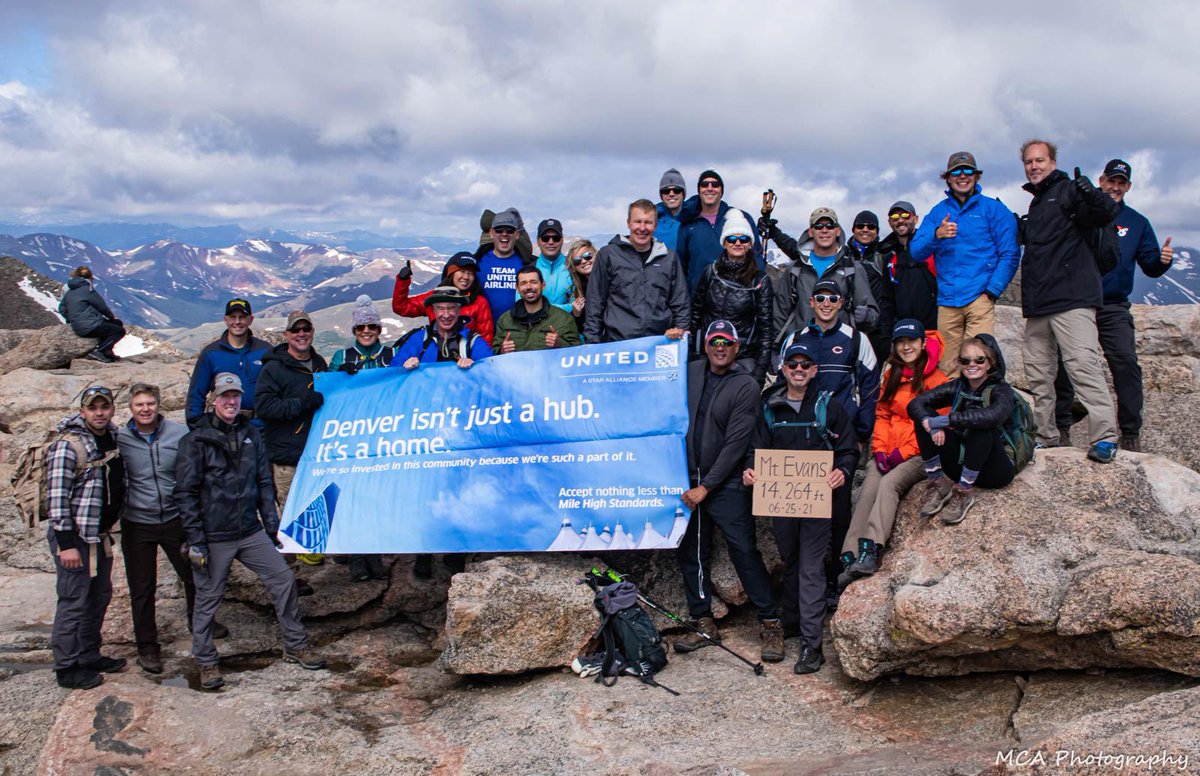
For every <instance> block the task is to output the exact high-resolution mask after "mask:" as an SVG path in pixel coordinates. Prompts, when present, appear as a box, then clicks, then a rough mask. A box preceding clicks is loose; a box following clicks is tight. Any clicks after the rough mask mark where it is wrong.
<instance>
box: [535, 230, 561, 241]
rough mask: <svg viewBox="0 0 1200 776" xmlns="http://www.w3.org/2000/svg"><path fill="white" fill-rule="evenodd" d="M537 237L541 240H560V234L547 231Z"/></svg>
mask: <svg viewBox="0 0 1200 776" xmlns="http://www.w3.org/2000/svg"><path fill="white" fill-rule="evenodd" d="M538 239H539V240H541V241H542V242H562V235H561V234H555V233H554V232H547V233H546V234H544V235H542V236H541V237H539V238H538Z"/></svg>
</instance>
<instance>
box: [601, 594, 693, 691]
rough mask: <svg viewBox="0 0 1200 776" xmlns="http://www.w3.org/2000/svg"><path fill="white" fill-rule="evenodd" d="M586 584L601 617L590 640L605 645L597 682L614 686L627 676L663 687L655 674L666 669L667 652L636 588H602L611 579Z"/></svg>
mask: <svg viewBox="0 0 1200 776" xmlns="http://www.w3.org/2000/svg"><path fill="white" fill-rule="evenodd" d="M586 581H587V582H588V584H590V585H591V587H592V590H593V591H594V592H595V598H594V599H593V603H594V604H595V606H596V611H597V612H598V613H599V614H600V627H598V628H597V629H596V632H595V633H594V634H592V639H591V641H592V642H593V643H596V642H603V644H604V663H603V665H602V666H601V670H600V672H599V673H598V674H597V675H596V681H597V682H600V683H602V684H603V685H604V686H606V687H611V686H612V685H614V684H616V682H617V678H618V677H620V676H621V675H622V674H627V675H630V676H636V677H638V679H640V680H641V681H642V682H643V683H645V684H650V685H655V686H659V687H661V686H662V685H659V684H658V682H656V681H655V680H654V675H655V674H656V673H658V672H659V671H661V670H662V669H664V668H666V666H667V650H666V649H665V648H664V647H663V641H662V636H661V635H660V634H659V632H658V628H656V627H654V623H653V622H651V620H650V615H648V614H646V610H645V609H643V608H642V607H641V606H639V605H638V590H637V586H636V585H634V584H633V583H632V582H629V581H627V580H622V581H620V582H612V583H611V584H607V585H604V586H603V587H601V585H602V584H603V583H604V582H609V581H610V580H608V579H606V578H600V579H596V578H594V577H591V576H589V578H588V579H587V580H586ZM610 679H611V681H610ZM664 689H668V688H664ZM668 691H669V692H672V693H674V691H673V690H669V689H668ZM674 694H676V695H678V693H674Z"/></svg>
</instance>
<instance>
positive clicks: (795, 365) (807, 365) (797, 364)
mask: <svg viewBox="0 0 1200 776" xmlns="http://www.w3.org/2000/svg"><path fill="white" fill-rule="evenodd" d="M783 366H784V367H785V368H787V369H812V368H813V367H814V366H816V364H814V363H813V362H812V361H785V362H783Z"/></svg>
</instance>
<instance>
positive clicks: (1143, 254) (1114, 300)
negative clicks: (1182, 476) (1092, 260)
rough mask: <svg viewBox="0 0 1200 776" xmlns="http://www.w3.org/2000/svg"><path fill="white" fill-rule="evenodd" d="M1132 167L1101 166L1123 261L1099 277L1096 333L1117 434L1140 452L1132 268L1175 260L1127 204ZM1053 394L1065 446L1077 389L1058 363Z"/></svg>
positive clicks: (1162, 268)
mask: <svg viewBox="0 0 1200 776" xmlns="http://www.w3.org/2000/svg"><path fill="white" fill-rule="evenodd" d="M1132 181H1133V168H1132V167H1131V166H1130V164H1129V162H1126V161H1124V160H1123V159H1113V160H1112V161H1110V162H1109V163H1108V164H1107V165H1105V166H1104V174H1103V175H1101V176H1100V181H1099V183H1100V189H1101V190H1102V191H1103V192H1104V193H1105V194H1107V195H1108V196H1110V197H1112V198H1113V201H1114V202H1116V203H1117V205H1118V210H1117V217H1116V218H1115V219H1113V223H1114V224H1115V225H1116V229H1117V239H1118V242H1119V244H1120V246H1121V260H1120V262H1118V264H1117V266H1116V268H1115V269H1113V270H1112V271H1110V272H1108V273H1106V274H1105V275H1104V276H1103V278H1102V279H1101V281H1102V283H1103V284H1104V306H1103V307H1101V308H1100V309H1099V310H1098V311H1097V312H1096V327H1097V328H1098V329H1099V332H1100V348H1101V349H1102V350H1103V351H1104V358H1105V360H1107V361H1108V366H1109V369H1110V370H1111V372H1112V378H1113V386H1114V387H1115V388H1116V390H1117V426H1118V428H1120V431H1121V443H1120V444H1121V448H1122V449H1123V450H1132V451H1133V452H1141V449H1142V442H1141V433H1142V401H1143V397H1142V367H1141V365H1140V364H1139V363H1138V360H1137V348H1136V347H1135V343H1134V327H1133V316H1132V315H1130V314H1129V295H1130V294H1131V293H1133V270H1134V267H1135V266H1137V267H1140V268H1141V270H1142V272H1144V273H1145V274H1146V277H1151V278H1156V277H1160V276H1161V275H1162V274H1163V273H1165V272H1166V271H1167V270H1168V269H1170V267H1171V261H1172V260H1173V259H1174V258H1175V252H1174V249H1173V248H1171V238H1170V237H1168V238H1167V241H1166V242H1165V243H1163V244H1162V247H1161V248H1160V247H1159V245H1158V237H1156V236H1155V234H1154V227H1152V226H1151V225H1150V221H1149V220H1148V219H1147V218H1146V217H1145V216H1144V215H1142V214H1141V213H1139V212H1138V211H1136V210H1134V209H1133V208H1131V207H1130V206H1129V205H1128V204H1127V203H1126V202H1125V195H1126V194H1127V193H1129V189H1130V188H1132V186H1133V183H1132ZM1054 390H1055V393H1056V395H1057V400H1056V402H1055V408H1054V414H1055V422H1056V425H1057V426H1058V429H1059V434H1058V436H1059V441H1060V442H1061V443H1064V444H1065V443H1067V442H1068V441H1069V439H1070V431H1071V405H1072V403H1073V402H1074V401H1075V389H1074V388H1072V387H1071V381H1070V380H1069V379H1068V378H1067V370H1066V369H1065V368H1064V367H1063V364H1062V360H1061V359H1059V364H1058V377H1057V378H1056V379H1055V381H1054Z"/></svg>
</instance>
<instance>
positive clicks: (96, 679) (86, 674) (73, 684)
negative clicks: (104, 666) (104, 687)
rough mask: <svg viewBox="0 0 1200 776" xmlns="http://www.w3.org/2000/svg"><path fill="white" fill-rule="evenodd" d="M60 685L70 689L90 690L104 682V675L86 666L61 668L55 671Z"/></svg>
mask: <svg viewBox="0 0 1200 776" xmlns="http://www.w3.org/2000/svg"><path fill="white" fill-rule="evenodd" d="M54 673H55V674H56V675H57V678H58V686H59V687H64V688H66V689H68V690H90V689H92V688H93V687H99V686H100V685H101V684H103V683H104V677H103V676H101V675H100V674H99V673H97V672H95V671H89V670H87V669H86V668H61V669H59V670H57V671H55V672H54Z"/></svg>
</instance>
